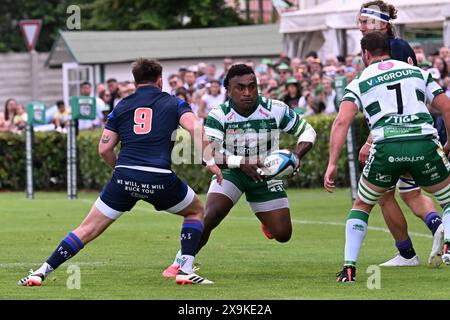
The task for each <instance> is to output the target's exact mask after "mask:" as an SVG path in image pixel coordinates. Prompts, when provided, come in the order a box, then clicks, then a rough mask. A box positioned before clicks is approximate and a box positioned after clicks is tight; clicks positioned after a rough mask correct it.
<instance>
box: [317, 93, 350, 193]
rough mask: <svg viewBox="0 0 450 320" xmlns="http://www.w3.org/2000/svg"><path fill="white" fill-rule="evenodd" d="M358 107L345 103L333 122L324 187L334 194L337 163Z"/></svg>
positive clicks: (348, 102)
mask: <svg viewBox="0 0 450 320" xmlns="http://www.w3.org/2000/svg"><path fill="white" fill-rule="evenodd" d="M357 111H358V107H357V106H356V104H354V103H353V102H351V101H343V102H342V103H341V106H340V107H339V113H338V115H337V117H336V119H335V120H334V122H333V127H332V128H331V133H330V158H329V160H328V168H327V172H326V173H325V178H324V187H325V189H326V190H327V191H328V192H333V189H334V180H335V179H336V174H337V166H336V164H337V161H338V159H339V154H340V152H341V149H342V146H343V145H344V143H345V139H346V137H347V132H348V129H349V127H350V125H351V123H352V121H353V119H354V118H355V116H356V113H357Z"/></svg>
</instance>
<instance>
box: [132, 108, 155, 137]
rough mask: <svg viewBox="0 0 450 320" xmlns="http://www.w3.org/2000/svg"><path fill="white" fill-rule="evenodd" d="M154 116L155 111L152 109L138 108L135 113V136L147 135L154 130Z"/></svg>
mask: <svg viewBox="0 0 450 320" xmlns="http://www.w3.org/2000/svg"><path fill="white" fill-rule="evenodd" d="M152 115H153V110H152V109H150V108H137V109H136V110H135V111H134V126H133V131H134V133H135V134H147V133H149V132H150V131H151V130H152Z"/></svg>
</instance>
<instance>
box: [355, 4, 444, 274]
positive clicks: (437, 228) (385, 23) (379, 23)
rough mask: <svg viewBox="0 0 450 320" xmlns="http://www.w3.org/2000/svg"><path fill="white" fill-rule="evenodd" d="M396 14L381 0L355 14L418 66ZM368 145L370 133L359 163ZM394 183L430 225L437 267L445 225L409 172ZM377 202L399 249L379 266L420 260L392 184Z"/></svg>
mask: <svg viewBox="0 0 450 320" xmlns="http://www.w3.org/2000/svg"><path fill="white" fill-rule="evenodd" d="M396 18H397V9H396V8H395V7H394V6H393V5H391V4H387V3H386V2H384V1H380V0H377V1H369V2H366V3H364V4H363V5H362V6H361V11H360V13H359V17H358V24H359V29H360V31H361V33H362V34H363V35H366V34H367V33H370V32H373V31H381V32H383V33H384V34H386V36H387V37H388V39H389V44H390V49H391V57H392V59H395V60H400V61H403V62H407V63H409V64H411V65H415V66H417V60H416V55H415V53H414V50H413V49H412V48H411V46H410V45H409V44H408V42H406V41H405V40H403V39H401V38H399V37H396V34H395V29H394V27H393V26H392V24H391V21H392V20H394V19H396ZM371 147H372V137H371V136H370V135H369V137H368V139H367V142H366V143H365V144H364V146H363V147H362V148H361V151H360V154H359V161H360V163H361V164H362V165H364V164H365V162H366V161H367V159H368V156H369V152H370V150H371ZM397 187H398V189H399V192H400V197H401V198H402V200H403V201H404V202H405V203H406V204H407V205H408V207H409V208H410V209H411V211H412V212H413V213H414V214H415V215H416V216H417V217H419V218H420V219H422V220H423V221H424V223H425V224H426V225H427V227H428V228H429V229H430V231H431V233H432V235H433V237H434V239H433V245H432V249H431V253H430V255H429V258H428V265H429V266H431V267H438V266H439V265H440V264H441V263H442V259H441V253H442V247H443V242H444V238H443V237H444V229H443V226H442V220H441V218H440V216H439V213H438V212H437V209H436V207H435V205H434V203H433V200H431V198H429V197H428V196H426V195H424V194H422V193H421V189H420V187H419V186H418V185H417V184H416V183H415V181H414V180H413V179H411V177H410V176H401V177H400V179H399V181H398V184H397ZM379 204H380V208H381V211H382V213H383V217H384V219H385V221H386V224H387V226H388V228H389V230H390V232H391V234H392V236H393V237H394V239H395V245H396V247H397V249H398V255H396V256H395V257H394V258H393V259H391V260H389V261H387V262H385V263H382V264H381V266H386V267H400V266H418V265H419V264H420V262H419V258H418V256H417V255H416V252H415V250H414V247H413V244H412V241H411V239H410V237H409V235H408V225H407V222H406V219H405V216H404V214H403V212H402V210H401V209H400V206H399V205H398V203H397V201H396V200H395V188H392V189H391V190H390V191H389V192H386V193H385V194H384V196H383V197H382V198H381V199H380V201H379Z"/></svg>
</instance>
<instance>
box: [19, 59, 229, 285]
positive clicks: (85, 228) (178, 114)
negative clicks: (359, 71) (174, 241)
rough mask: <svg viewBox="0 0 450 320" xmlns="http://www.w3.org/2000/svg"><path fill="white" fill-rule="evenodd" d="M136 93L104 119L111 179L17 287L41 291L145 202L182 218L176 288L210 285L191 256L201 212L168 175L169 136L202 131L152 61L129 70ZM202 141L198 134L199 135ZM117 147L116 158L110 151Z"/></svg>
mask: <svg viewBox="0 0 450 320" xmlns="http://www.w3.org/2000/svg"><path fill="white" fill-rule="evenodd" d="M132 73H133V76H134V79H135V83H136V86H137V91H136V93H134V94H132V95H130V96H128V97H126V98H124V99H123V100H121V102H120V103H119V104H118V105H117V106H116V107H115V108H114V110H113V112H111V113H110V114H109V116H108V121H107V123H106V126H105V129H104V131H103V135H102V137H101V140H100V143H99V153H100V156H101V157H102V158H103V160H104V161H105V162H106V163H107V164H108V165H109V166H110V167H111V168H113V169H114V171H113V174H112V177H111V180H110V181H109V182H108V183H107V184H106V186H105V187H104V189H103V191H102V192H101V193H100V196H99V197H98V199H97V200H96V201H95V203H94V205H93V206H92V208H91V210H90V212H89V214H88V216H87V217H86V218H85V220H84V221H83V222H82V223H81V225H80V226H79V227H78V228H76V229H75V230H74V231H72V232H69V234H68V235H67V236H66V237H65V238H64V239H63V240H62V241H61V243H60V244H59V245H58V246H57V247H56V249H55V251H54V252H53V253H52V254H51V255H50V257H49V258H48V259H47V261H46V262H45V263H44V264H43V265H42V266H41V267H40V268H39V269H38V270H36V271H34V272H33V271H31V274H30V275H28V276H27V277H24V278H22V279H21V280H20V281H19V285H23V286H40V285H41V283H42V281H43V280H44V279H45V278H46V277H47V276H48V274H49V273H50V272H52V271H54V270H55V269H56V268H58V267H59V266H60V265H61V264H62V263H64V262H65V261H67V260H69V259H70V258H72V257H73V256H75V255H76V254H77V253H78V252H79V251H80V250H81V249H83V247H84V246H85V245H86V244H87V243H89V242H90V241H92V240H94V239H95V238H96V237H98V236H99V235H100V234H102V233H103V232H104V231H105V230H106V229H107V228H108V227H109V226H110V225H111V224H112V223H113V222H114V221H116V219H117V218H119V217H120V216H121V215H122V214H123V213H124V212H125V211H130V210H131V209H132V208H133V207H134V205H135V204H136V202H137V201H139V200H144V201H146V202H148V203H150V204H152V205H153V206H154V207H155V209H156V210H165V211H168V212H170V213H174V214H177V215H181V216H183V217H184V221H183V225H182V228H181V237H180V239H181V251H182V257H181V260H180V261H181V267H180V270H179V271H178V274H177V275H176V282H177V283H179V284H211V283H212V281H209V280H207V279H205V278H203V277H200V276H198V275H196V274H195V273H194V272H193V268H192V266H193V263H194V257H195V254H196V252H197V247H198V245H199V241H200V238H201V235H202V232H203V215H204V208H203V205H202V203H201V202H200V200H199V198H198V197H197V195H196V194H195V193H194V191H193V190H192V189H191V188H190V187H189V186H188V185H187V184H186V183H184V182H183V181H181V180H180V179H179V178H178V177H177V176H176V174H175V173H174V172H172V170H171V162H172V161H171V153H172V148H173V145H174V143H173V141H172V139H171V137H172V134H173V132H174V131H175V130H176V129H177V128H178V125H181V127H183V128H184V129H186V130H187V131H189V133H190V134H191V135H192V137H194V130H197V129H201V130H202V133H204V129H203V127H202V126H201V125H200V123H199V121H198V120H197V118H196V117H195V116H194V114H193V113H192V110H191V108H190V106H189V105H188V104H187V103H186V102H185V101H183V100H179V99H177V98H176V97H174V96H171V95H169V94H167V93H165V92H162V91H161V88H162V66H161V65H160V64H159V63H157V62H156V61H153V60H147V59H142V58H141V59H138V60H136V61H135V62H134V63H133V65H132ZM202 136H203V135H202ZM119 142H120V143H121V150H120V153H119V155H118V157H116V154H115V152H114V147H115V146H116V145H117V144H118V143H119ZM194 143H195V144H196V147H197V148H198V149H200V151H202V150H205V151H206V150H207V149H209V150H210V152H209V154H208V152H205V153H204V158H205V159H204V160H205V162H206V164H207V168H208V170H209V171H210V172H211V173H212V174H214V175H216V176H217V177H218V179H219V181H220V182H221V181H222V175H221V171H220V169H219V168H218V167H217V165H216V164H215V162H214V158H213V155H212V153H211V148H207V147H208V146H209V142H208V141H207V139H202V141H197V140H196V139H194Z"/></svg>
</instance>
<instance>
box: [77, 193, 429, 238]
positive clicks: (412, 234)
mask: <svg viewBox="0 0 450 320" xmlns="http://www.w3.org/2000/svg"><path fill="white" fill-rule="evenodd" d="M81 201H83V202H89V203H92V201H91V200H87V199H81ZM132 210H137V211H142V212H148V213H167V212H165V211H156V210H154V209H151V208H148V209H144V208H139V207H134V208H133V209H132ZM167 214H170V213H167ZM170 215H172V214H170ZM225 219H227V220H229V219H231V220H233V219H237V220H248V221H255V220H256V221H257V220H258V219H256V218H245V217H227V218H225ZM291 221H292V222H293V223H298V224H316V225H328V226H339V227H345V223H342V222H328V221H311V220H309V221H308V220H296V219H292V220H291ZM368 229H369V230H373V231H380V232H385V233H391V232H390V231H389V230H388V229H386V228H382V227H371V226H369V227H368ZM408 233H409V234H410V235H411V236H416V237H423V238H429V239H432V238H433V237H432V236H431V235H429V234H425V233H420V232H408Z"/></svg>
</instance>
